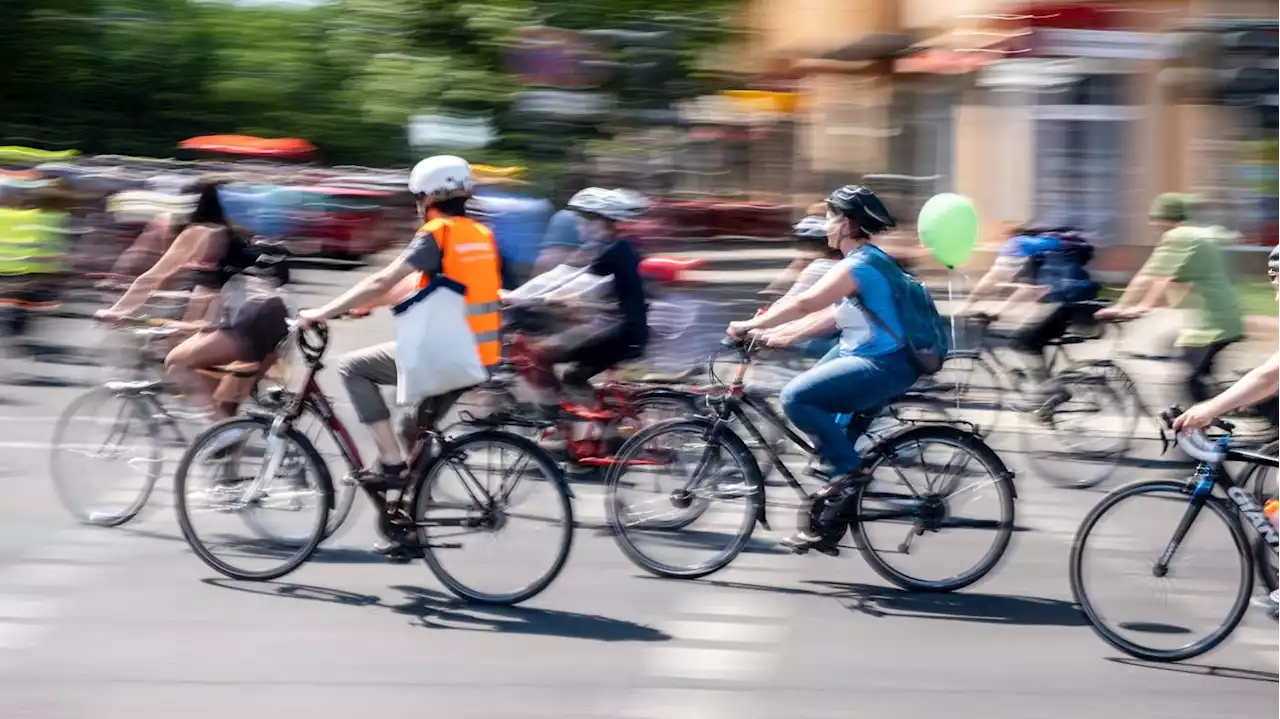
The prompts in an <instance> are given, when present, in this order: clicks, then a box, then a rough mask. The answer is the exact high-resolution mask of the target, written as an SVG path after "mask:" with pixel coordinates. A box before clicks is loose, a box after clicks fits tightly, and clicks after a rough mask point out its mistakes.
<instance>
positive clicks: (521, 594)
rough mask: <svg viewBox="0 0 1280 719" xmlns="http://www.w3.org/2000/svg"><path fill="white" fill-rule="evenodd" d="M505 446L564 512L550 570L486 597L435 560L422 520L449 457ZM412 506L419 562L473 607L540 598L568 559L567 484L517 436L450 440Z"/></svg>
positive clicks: (420, 479)
mask: <svg viewBox="0 0 1280 719" xmlns="http://www.w3.org/2000/svg"><path fill="white" fill-rule="evenodd" d="M495 442H496V443H505V444H508V445H511V446H514V447H516V448H517V449H518V450H519V451H520V452H521V453H522V454H524V455H527V456H529V457H531V458H532V460H533V461H534V462H536V463H537V464H538V467H539V469H541V470H542V471H543V472H544V474H545V476H546V477H547V478H548V479H549V480H550V482H551V484H552V486H554V487H555V489H556V497H557V501H558V503H559V504H560V508H561V509H562V510H563V511H564V517H565V520H564V525H563V527H562V531H561V534H560V548H559V551H558V552H557V553H556V557H555V559H554V560H553V561H552V564H551V567H550V568H549V569H548V570H547V572H546V573H545V574H543V575H542V576H541V577H539V578H538V580H537V581H536V582H534V583H532V584H530V585H528V586H527V587H525V588H523V589H522V590H520V591H518V592H513V593H511V594H508V595H490V594H485V593H484V592H480V591H478V590H476V589H474V588H472V587H469V586H467V585H466V584H464V583H462V582H461V581H459V580H458V579H457V577H455V576H453V574H451V573H450V572H449V571H448V570H447V569H445V568H444V566H443V565H442V564H441V563H440V559H439V558H438V557H437V556H436V550H437V549H439V548H438V547H432V546H431V539H430V538H429V537H427V536H426V532H425V531H424V526H423V524H422V518H423V517H424V516H425V515H426V510H427V509H428V503H429V502H430V501H431V492H430V489H431V484H432V483H433V482H434V481H435V480H436V478H437V477H439V476H440V470H441V469H442V468H443V467H445V466H446V465H447V464H448V463H449V459H450V458H451V457H453V456H456V455H460V454H465V453H466V451H467V448H468V447H469V446H470V445H475V444H481V443H495ZM412 491H413V497H414V499H413V504H414V512H413V516H414V521H415V522H417V523H419V527H418V537H417V539H418V543H419V544H421V545H422V549H423V558H424V560H425V561H426V564H427V567H428V568H429V569H430V570H431V573H432V574H434V575H435V577H436V579H438V580H440V583H441V584H443V585H444V586H445V588H446V589H448V590H449V591H450V592H451V593H452V594H453V595H454V596H457V597H459V598H460V599H465V600H467V601H469V602H474V603H476V604H488V605H498V606H510V605H513V604H519V603H521V602H524V601H527V600H529V599H532V598H533V597H535V596H537V595H538V594H540V593H541V592H542V591H543V590H544V589H546V588H547V587H548V586H550V585H551V583H552V582H553V581H555V579H556V577H558V576H559V575H560V572H561V570H563V569H564V565H565V563H566V562H567V561H568V559H569V551H570V550H571V549H572V548H573V530H574V519H573V502H572V500H571V498H570V495H569V489H568V483H567V481H566V480H565V478H564V473H563V472H562V471H561V469H560V465H559V464H558V463H557V462H556V461H555V458H554V457H552V456H551V454H550V453H548V452H547V451H546V450H544V449H542V448H541V447H539V446H538V445H537V444H535V443H534V442H532V441H530V440H528V439H525V438H524V437H521V436H520V435H517V434H512V433H511V432H506V431H503V430H495V429H486V430H481V431H478V432H472V433H470V434H465V435H462V436H461V437H458V438H456V439H454V440H451V441H450V442H449V443H448V444H446V445H445V446H444V447H443V448H442V449H441V451H440V454H439V455H437V456H436V457H434V458H433V459H432V461H431V464H430V465H429V466H428V467H427V468H426V471H423V472H419V473H418V476H417V478H416V479H415V481H414V483H413V489H412Z"/></svg>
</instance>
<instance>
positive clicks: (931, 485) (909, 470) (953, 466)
mask: <svg viewBox="0 0 1280 719" xmlns="http://www.w3.org/2000/svg"><path fill="white" fill-rule="evenodd" d="M867 456H868V458H869V460H870V465H869V466H870V467H871V481H869V482H867V483H865V484H863V485H862V486H860V487H859V488H858V490H857V492H856V493H855V495H854V503H853V507H854V509H855V512H854V513H853V514H851V515H849V517H848V520H847V521H850V522H851V524H852V527H853V530H854V535H855V537H856V538H857V540H858V551H859V552H860V553H861V554H862V558H863V559H864V560H865V561H866V562H867V564H868V565H870V566H871V568H872V569H873V570H874V571H875V573H876V574H879V575H880V576H881V577H883V578H884V579H886V580H888V581H890V582H893V583H894V584H896V585H898V586H899V587H902V588H903V589H907V590H910V591H915V592H953V591H955V590H957V589H962V588H964V587H967V586H969V585H971V584H973V583H974V582H976V581H978V580H979V579H982V578H983V577H984V576H986V575H987V573H989V572H990V571H991V570H992V569H994V568H995V567H996V565H998V564H999V563H1000V560H1001V559H1002V558H1003V557H1004V554H1005V550H1006V549H1008V547H1009V540H1010V538H1011V537H1012V536H1013V518H1014V507H1013V500H1014V497H1015V496H1016V492H1015V490H1014V486H1013V474H1012V473H1011V472H1009V470H1008V469H1007V468H1006V467H1005V465H1004V462H1002V461H1000V458H999V457H997V456H996V453H995V452H993V451H991V448H990V447H988V446H987V445H986V444H985V443H983V441H982V440H981V439H980V438H978V437H977V436H976V435H974V434H972V433H969V432H964V431H962V430H959V429H956V428H954V427H946V426H941V425H924V426H919V427H912V428H910V429H907V430H904V431H902V432H899V433H897V434H894V435H891V436H889V437H887V438H885V439H884V440H883V441H882V442H880V443H879V444H877V445H876V446H875V447H874V448H873V449H872V450H871V451H870V452H869V453H868V455H867ZM978 469H980V470H981V473H978V472H975V471H973V470H978ZM917 472H918V474H919V476H920V477H921V479H918V480H916V481H912V480H911V479H910V475H912V474H916V473H917ZM987 487H990V488H991V489H992V490H993V494H994V501H993V502H992V503H991V504H992V509H993V510H994V511H993V514H994V516H993V517H987V518H984V517H983V516H981V512H977V511H974V510H972V509H971V508H970V504H969V503H970V502H971V501H972V500H973V499H975V498H977V497H978V493H979V492H980V491H982V490H983V489H984V488H987ZM961 507H964V508H965V510H964V512H963V513H961V512H960V511H959V510H960V508H961ZM881 529H884V530H886V531H885V534H884V536H883V537H880V536H879V535H880V530H881ZM943 530H961V531H963V532H964V533H963V534H960V531H957V532H956V533H955V534H949V535H948V536H949V537H950V538H949V539H948V540H947V542H946V543H947V547H946V551H945V553H944V559H950V558H952V557H954V556H956V555H957V554H962V553H965V552H964V547H966V546H975V547H976V548H977V550H978V551H975V552H972V553H973V554H976V555H977V561H976V562H975V563H973V564H972V565H971V566H970V568H969V569H967V570H965V571H963V572H959V573H947V570H943V571H934V570H932V567H933V566H934V564H935V563H934V562H927V561H916V560H917V559H918V557H913V555H912V552H913V548H914V547H915V545H916V543H917V542H920V541H921V539H922V538H923V537H924V536H926V535H935V534H940V533H941V532H942V531H943ZM969 530H972V534H970V533H969ZM873 535H874V536H873ZM957 535H959V536H957ZM970 539H972V540H974V541H972V542H971V541H967V540H970ZM984 546H985V548H984ZM898 557H901V558H902V559H901V560H899V559H898ZM907 563H910V564H911V566H901V565H905V564H907ZM930 575H932V576H930Z"/></svg>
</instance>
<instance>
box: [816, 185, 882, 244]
mask: <svg viewBox="0 0 1280 719" xmlns="http://www.w3.org/2000/svg"><path fill="white" fill-rule="evenodd" d="M827 206H828V207H830V208H831V209H832V210H833V211H835V212H836V213H838V214H841V215H843V216H845V217H847V218H849V219H850V220H853V221H854V222H855V223H857V225H858V229H859V231H861V232H862V234H864V235H866V236H867V237H871V236H872V235H877V234H879V233H881V232H884V231H885V230H887V229H889V228H890V227H893V226H895V225H896V224H897V223H896V222H895V221H894V219H893V215H890V214H889V210H888V209H886V208H885V206H884V203H883V202H881V201H880V198H879V197H876V193H874V192H872V191H871V190H870V188H868V187H865V186H863V185H845V186H844V187H841V188H840V189H838V190H836V191H835V192H832V193H831V194H830V195H829V196H828V197H827Z"/></svg>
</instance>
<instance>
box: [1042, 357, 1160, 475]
mask: <svg viewBox="0 0 1280 719" xmlns="http://www.w3.org/2000/svg"><path fill="white" fill-rule="evenodd" d="M1122 376H1123V377H1124V378H1125V379H1121V377H1122ZM1059 382H1060V386H1061V389H1062V391H1064V392H1065V393H1066V394H1067V395H1069V398H1067V399H1065V400H1064V401H1060V402H1058V403H1057V404H1055V405H1054V406H1053V408H1052V410H1048V411H1046V412H1044V413H1042V414H1036V413H1030V412H1024V413H1021V414H1020V417H1021V418H1022V420H1023V422H1024V431H1022V432H1019V433H1018V441H1019V443H1020V445H1021V448H1022V450H1023V451H1024V452H1025V453H1026V455H1027V462H1028V463H1029V464H1030V465H1031V466H1032V468H1033V469H1034V470H1035V472H1036V474H1037V475H1038V476H1040V477H1042V478H1044V479H1045V480H1046V481H1048V482H1049V483H1050V484H1053V485H1054V486H1058V487H1064V488H1067V489H1087V488H1089V487H1094V486H1097V485H1099V484H1101V483H1102V482H1105V481H1106V480H1107V479H1109V478H1110V477H1111V475H1112V474H1114V473H1115V471H1116V468H1117V467H1119V466H1120V462H1121V461H1122V460H1123V459H1124V458H1125V457H1127V456H1128V455H1129V449H1130V448H1131V447H1132V445H1133V437H1134V434H1135V433H1136V432H1137V426H1138V410H1139V406H1140V405H1139V402H1138V398H1137V395H1136V394H1134V393H1135V392H1136V389H1135V388H1133V387H1132V381H1131V380H1128V379H1127V375H1123V373H1122V372H1120V370H1119V368H1118V367H1115V366H1114V365H1112V366H1101V365H1099V366H1097V367H1091V366H1083V367H1078V368H1076V369H1073V370H1071V371H1069V372H1067V373H1065V374H1063V375H1062V376H1061V378H1060V380H1059ZM1126 383H1127V384H1126ZM1055 401H1056V400H1055Z"/></svg>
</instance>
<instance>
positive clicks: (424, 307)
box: [391, 275, 489, 406]
mask: <svg viewBox="0 0 1280 719" xmlns="http://www.w3.org/2000/svg"><path fill="white" fill-rule="evenodd" d="M465 293H466V288H465V287H463V285H461V284H459V283H457V282H454V281H453V280H451V279H448V278H447V277H441V276H439V275H437V276H435V277H433V278H432V279H431V283H430V284H429V285H427V286H426V287H424V288H422V289H420V290H418V291H417V292H415V293H414V294H413V295H412V296H410V297H409V298H408V299H405V300H403V301H402V302H400V304H398V305H396V306H395V307H393V308H392V310H391V312H392V314H393V316H394V317H395V326H396V369H397V379H396V404H399V405H401V406H406V405H411V404H415V403H417V402H418V401H420V400H422V399H425V398H427V397H436V396H438V395H442V394H444V393H445V392H451V391H453V390H456V389H463V388H465V387H472V386H475V385H478V384H480V383H481V382H484V381H485V380H487V379H489V373H488V371H487V370H486V369H485V367H484V363H482V362H481V361H480V352H479V351H478V350H477V349H476V339H475V335H474V334H472V332H471V326H470V325H469V324H467V303H466V299H465Z"/></svg>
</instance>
